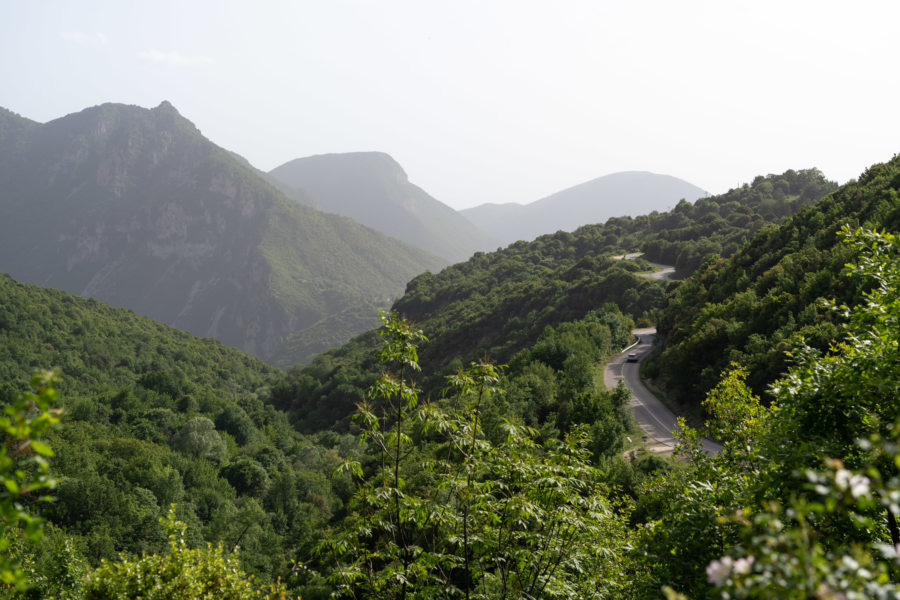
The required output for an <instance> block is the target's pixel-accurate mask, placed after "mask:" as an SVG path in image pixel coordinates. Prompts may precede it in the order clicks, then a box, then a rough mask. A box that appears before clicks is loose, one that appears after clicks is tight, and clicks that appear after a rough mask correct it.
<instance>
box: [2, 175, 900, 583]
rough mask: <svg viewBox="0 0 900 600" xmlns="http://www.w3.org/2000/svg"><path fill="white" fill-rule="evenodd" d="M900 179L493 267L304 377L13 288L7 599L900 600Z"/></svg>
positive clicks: (623, 230) (648, 227)
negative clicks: (644, 397)
mask: <svg viewBox="0 0 900 600" xmlns="http://www.w3.org/2000/svg"><path fill="white" fill-rule="evenodd" d="M898 173H900V159H896V158H895V159H894V160H893V161H891V162H889V163H887V164H884V165H876V166H873V167H872V168H870V169H869V170H868V171H867V172H866V173H864V174H863V175H862V176H861V177H860V179H859V180H858V181H855V182H851V183H850V184H847V185H846V186H843V187H841V188H839V189H837V190H835V191H833V192H832V189H833V188H834V186H833V184H831V183H829V182H827V181H826V180H824V178H823V177H822V176H821V174H820V173H818V172H817V171H799V172H795V171H789V172H787V173H785V174H783V175H781V176H768V177H759V178H757V179H756V180H754V182H753V183H752V184H750V185H748V186H746V187H742V188H740V189H738V190H732V191H731V192H729V193H728V194H725V195H723V196H720V197H715V198H709V199H704V200H703V201H698V202H697V203H695V204H694V205H689V204H687V203H683V204H680V205H678V206H677V207H676V208H675V209H674V210H673V211H671V212H669V213H660V214H653V215H649V216H647V217H641V218H636V219H613V220H610V221H609V222H607V223H606V224H603V225H594V226H588V227H584V228H582V229H580V230H578V231H576V232H574V233H572V234H567V233H558V234H555V235H549V236H543V237H541V238H538V239H537V240H535V241H534V242H530V243H525V242H520V243H517V244H513V245H511V246H510V247H508V248H506V249H504V250H500V251H497V252H493V253H487V254H477V255H475V256H474V257H473V258H472V259H470V260H469V261H467V262H465V263H460V264H458V265H454V266H452V267H449V268H447V269H445V270H443V271H441V272H440V273H436V274H424V275H422V276H420V277H418V278H416V279H414V280H413V281H411V282H410V283H409V285H408V286H407V293H406V295H405V296H404V297H403V298H401V299H400V300H398V301H397V302H396V303H395V305H394V307H393V309H394V310H393V311H392V312H390V313H385V314H384V315H383V317H382V322H383V326H382V327H381V328H380V329H378V330H376V331H372V332H369V333H368V334H365V335H363V336H361V337H360V338H357V339H356V340H354V341H353V342H351V343H349V344H347V345H346V346H344V347H342V348H340V349H338V350H335V351H331V352H329V353H326V354H323V355H321V356H319V357H318V358H317V359H316V360H315V361H313V363H312V364H311V365H309V366H308V367H304V368H295V369H293V370H292V371H290V372H288V373H283V372H280V371H277V370H275V369H273V368H271V367H269V366H266V365H265V364H263V363H260V362H258V361H256V360H255V359H252V358H248V357H246V356H244V355H242V354H241V353H239V352H238V351H235V350H233V349H229V348H227V347H225V346H223V345H221V344H219V343H217V342H212V341H209V340H201V339H198V338H194V337H192V336H189V335H187V334H184V333H181V332H178V331H176V330H173V329H170V328H167V327H164V326H161V325H158V324H156V323H153V322H151V321H149V320H147V319H144V318H142V317H138V316H136V315H134V314H133V313H131V312H129V311H125V310H121V309H111V308H109V307H106V306H105V305H103V304H101V303H99V302H96V301H91V300H84V299H81V298H77V297H74V296H70V295H68V294H65V293H62V292H57V291H53V290H47V289H44V288H38V287H36V286H29V285H24V284H20V283H17V282H15V281H14V280H12V279H10V278H8V277H4V278H0V293H2V298H3V302H2V303H0V306H2V309H0V336H2V337H0V368H2V369H3V379H2V381H3V383H2V390H0V393H2V395H3V399H4V403H5V404H6V406H7V410H6V412H5V414H6V415H7V417H6V421H5V422H3V423H5V425H4V431H5V432H6V436H7V440H8V443H7V444H6V446H5V447H4V454H3V455H2V460H0V469H2V471H0V472H2V473H3V474H4V482H11V483H7V485H6V488H7V492H8V493H7V492H5V493H6V495H5V496H3V498H2V500H3V502H2V503H0V508H2V510H3V517H4V518H3V520H2V523H3V524H4V525H3V530H2V533H3V536H2V539H3V547H4V557H3V559H4V561H6V562H3V561H0V571H2V572H3V573H4V574H12V575H10V577H9V578H6V579H5V580H4V581H6V583H7V584H8V587H5V588H3V592H4V594H6V595H9V596H13V597H15V596H19V597H33V598H41V597H59V598H127V597H136V596H137V595H139V594H148V592H146V591H145V588H143V587H140V586H142V585H145V584H146V585H150V584H149V583H147V582H164V583H160V584H159V585H160V586H163V585H166V586H170V587H169V588H167V589H169V590H173V589H176V586H183V589H190V590H193V591H192V592H191V593H190V594H188V593H187V592H181V593H182V595H181V596H176V595H174V594H170V595H166V594H165V593H163V592H160V591H159V590H162V589H163V587H157V588H156V590H157V591H155V592H153V593H156V594H158V595H157V596H151V595H149V594H148V596H147V597H184V598H187V597H223V598H242V599H243V598H252V597H270V598H275V597H282V598H283V597H286V596H288V595H290V596H296V595H302V596H303V597H305V598H325V597H329V596H330V597H339V598H373V597H382V598H402V597H410V598H413V597H416V598H473V597H478V598H523V597H527V598H623V599H624V598H648V599H649V598H659V597H663V596H665V597H668V598H695V599H699V598H798V599H801V598H802V599H806V598H873V597H877V598H897V597H900V571H898V566H897V565H898V561H897V548H898V547H900V530H898V526H897V522H896V516H897V514H898V513H900V508H898V507H897V502H896V498H898V497H900V478H898V477H897V467H896V465H897V464H900V462H898V460H900V456H898V450H897V445H896V439H897V435H898V430H897V425H896V423H897V419H898V417H900V415H898V414H897V409H896V402H894V399H895V398H896V395H897V392H898V391H900V390H897V385H898V382H900V354H898V353H897V351H896V324H897V315H898V312H900V292H898V290H900V241H898V240H897V239H896V238H895V237H894V236H893V235H892V234H890V233H882V234H879V233H876V232H874V231H872V230H871V227H873V226H875V227H882V228H887V229H890V230H893V229H896V224H897V222H896V214H895V213H896V206H897V193H898V189H900V175H898ZM828 192H832V193H830V194H828ZM822 194H828V195H826V196H825V197H824V198H823V199H821V200H818V201H816V200H817V197H818V196H821V195H822ZM814 202H815V203H814ZM813 203H814V204H813ZM804 206H806V208H804ZM796 210H799V212H797V214H796V215H795V216H793V217H791V216H790V215H791V214H793V212H794V211H796ZM745 218H746V219H745ZM785 219H787V220H785ZM666 222H668V223H669V224H670V226H669V227H667V226H665V225H663V223H666ZM842 225H848V227H843V228H842ZM858 226H865V227H864V228H863V227H860V228H858ZM676 231H677V232H678V233H674V232H676ZM754 232H755V233H754ZM750 234H753V235H752V237H749V241H747V240H748V236H750ZM632 251H643V252H644V253H645V256H646V257H647V258H650V259H652V260H655V261H663V262H665V261H666V260H669V261H671V263H675V264H678V266H679V275H680V276H682V277H685V279H684V280H683V281H673V282H660V281H655V280H651V279H649V278H647V277H645V276H644V274H645V273H646V272H648V271H650V270H651V266H650V265H649V264H648V263H647V262H645V261H644V260H643V259H637V260H622V259H619V258H616V256H617V255H621V254H624V253H627V252H632ZM672 257H674V258H675V260H674V261H672V260H671V259H672ZM845 265H849V266H848V267H845ZM697 267H699V268H697ZM695 268H697V270H696V272H693V274H692V271H693V270H694V269H695ZM823 297H834V298H835V299H836V300H835V301H834V302H832V303H831V304H830V305H829V304H827V303H825V301H824V300H821V298H823ZM737 300H739V301H737ZM810 307H811V308H810ZM726 309H727V311H731V312H724V311H725V310H726ZM738 310H740V311H743V312H738ZM722 315H726V316H722ZM789 317H790V318H789ZM719 321H724V322H726V325H725V326H723V325H720V323H719ZM636 322H639V323H641V324H651V323H654V322H656V323H658V324H659V328H660V331H661V333H662V334H663V336H664V340H663V342H664V343H663V344H662V350H661V351H660V352H659V354H658V355H657V356H656V358H655V361H654V364H652V365H647V366H648V367H649V372H650V373H651V374H653V375H656V376H657V381H658V382H659V383H660V384H661V385H662V384H664V385H665V386H666V387H667V389H669V390H671V391H672V392H673V393H675V394H678V395H679V397H680V398H682V399H692V398H699V399H700V400H698V401H697V402H698V403H699V404H700V405H701V406H702V408H703V410H704V411H705V413H706V415H707V417H708V419H707V423H706V426H705V428H706V429H705V430H704V431H703V432H702V433H703V434H704V435H712V436H715V437H717V438H718V439H719V440H720V441H722V442H723V444H724V449H723V451H722V452H721V453H719V454H717V455H715V456H708V455H706V454H704V453H703V452H702V451H701V450H700V447H699V445H698V436H699V435H700V433H701V432H698V431H695V430H693V429H691V428H690V427H687V426H683V427H682V428H681V429H680V431H679V434H678V440H679V447H678V449H677V454H678V456H679V457H680V460H676V461H670V460H668V459H663V458H660V457H656V456H651V455H648V454H646V453H642V452H640V451H639V450H637V449H636V448H635V447H634V446H633V443H632V441H631V439H630V438H637V437H639V436H637V435H636V434H635V432H634V431H633V429H632V428H633V424H632V423H631V420H630V416H629V412H630V411H629V410H628V406H627V405H628V399H629V394H628V391H627V390H625V389H624V388H621V387H620V388H617V389H612V390H607V389H605V388H604V386H603V382H602V364H603V362H604V361H605V360H606V359H607V358H608V357H609V356H610V355H612V354H614V353H617V352H619V351H621V350H622V349H623V348H624V347H625V346H627V345H628V344H629V343H631V334H630V329H631V327H632V326H633V325H634V324H635V323H636ZM791 323H793V325H790V324H791ZM773 324H774V325H777V328H776V329H772V325H773ZM789 325H790V326H791V327H793V329H790V330H788V329H786V327H788V326H789ZM767 328H768V329H767ZM804 328H805V329H804ZM722 331H724V332H725V333H724V334H723V333H722ZM706 332H711V333H710V334H709V337H704V336H707V333H706ZM738 333H740V334H741V335H744V334H746V335H745V337H744V338H743V339H742V338H741V337H740V336H739V335H738ZM732 334H734V335H732ZM795 334H796V335H795ZM800 334H802V335H803V338H802V339H801V337H800ZM754 335H755V336H756V337H754ZM691 340H701V342H698V343H697V345H694V346H691V345H685V344H686V343H688V342H690V341H691ZM704 340H705V341H704ZM713 342H716V343H720V344H721V345H720V346H719V347H718V351H716V349H715V348H707V347H706V346H705V344H712V343H713ZM725 342H728V343H732V344H733V349H732V347H729V346H727V345H726V344H725ZM691 343H693V342H691ZM785 350H790V352H791V354H792V358H791V362H787V361H786V359H784V358H782V356H783V353H784V351H785ZM757 351H758V352H757ZM757 356H761V357H763V358H762V359H758V358H756V357H757ZM766 357H769V358H766ZM771 357H777V360H779V361H781V362H780V363H778V362H772V358H771ZM678 361H680V362H678ZM670 365H672V366H670ZM53 366H61V367H62V378H61V379H60V380H59V381H58V382H57V381H56V379H57V376H56V375H55V374H53V373H52V372H51V373H44V374H43V375H39V376H38V378H36V379H32V372H33V371H34V370H41V369H44V368H47V367H53ZM29 381H30V382H31V384H29ZM767 384H771V385H769V386H768V387H767ZM29 389H30V390H31V391H28V390H29ZM56 390H58V391H59V392H60V395H59V399H58V400H56V399H55V394H56ZM762 390H765V394H766V395H765V397H761V396H760V395H761V393H762ZM51 405H52V406H58V407H59V408H61V409H62V413H61V414H58V413H54V412H52V410H51V408H50V406H51ZM57 420H58V422H54V421H57ZM14 421H15V422H16V423H32V424H33V427H32V428H31V429H30V430H29V429H27V428H24V429H23V428H22V427H19V428H16V427H14V426H13V424H14V423H13V422H14ZM28 444H31V446H30V447H31V448H32V450H33V451H29V452H22V451H18V450H12V451H8V450H7V448H11V449H15V448H25V447H29V446H28ZM51 449H52V450H51ZM626 449H628V452H627V453H626V452H624V451H625V450H626ZM44 467H47V469H49V473H51V474H52V476H53V478H55V480H56V482H55V484H53V483H52V482H50V481H49V480H47V478H46V476H45V475H46V473H47V469H45V468H44ZM8 474H10V475H9V476H8V477H7V475H8ZM19 479H21V480H22V481H23V482H27V481H31V482H32V483H33V484H34V486H33V487H32V488H28V489H34V490H37V489H43V488H42V487H41V486H44V487H45V488H46V489H47V492H46V493H47V494H48V496H49V500H48V501H46V502H43V501H38V499H37V498H36V497H34V496H33V495H29V493H24V492H22V490H24V489H26V488H27V486H26V485H21V486H20V485H19V484H18V483H16V481H18V480H19ZM170 506H172V508H171V509H170ZM32 514H34V515H38V516H41V517H43V518H45V519H46V524H45V526H44V532H43V537H42V539H40V541H37V542H35V541H34V540H36V539H37V537H38V535H37V534H36V533H35V532H36V529H35V527H34V526H32V525H31V522H30V521H28V518H29V516H30V515H32ZM19 523H21V526H18V527H17V526H15V525H16V524H19ZM207 542H209V543H211V544H212V545H211V546H207V545H205V544H206V543H207ZM142 553H143V554H142ZM217 565H218V566H217ZM17 569H18V571H16V570H17ZM16 573H18V576H19V578H20V579H27V580H29V581H30V582H31V586H32V587H31V588H30V589H19V590H17V589H16V588H15V587H14V583H15V575H16ZM226 573H227V574H230V575H226ZM239 573H248V574H252V575H253V576H254V579H252V580H251V579H250V578H248V577H244V576H243V575H237V574H239ZM188 576H190V577H188ZM186 578H187V579H190V581H189V582H188V581H187V580H186ZM238 581H240V582H243V583H242V584H241V585H243V587H241V585H239V583H238ZM211 582H214V583H215V585H216V586H218V587H216V588H215V590H218V591H211V590H213V589H214V588H213V587H211V586H212V585H213V584H212V583H211ZM153 585H156V584H153ZM179 589H182V588H179ZM203 594H207V595H206V596H203Z"/></svg>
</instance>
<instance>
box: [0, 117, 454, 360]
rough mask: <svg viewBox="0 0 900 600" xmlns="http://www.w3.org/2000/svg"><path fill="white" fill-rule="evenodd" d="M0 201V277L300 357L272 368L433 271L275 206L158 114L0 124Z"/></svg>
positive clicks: (433, 262) (270, 355)
mask: <svg viewBox="0 0 900 600" xmlns="http://www.w3.org/2000/svg"><path fill="white" fill-rule="evenodd" d="M0 190H2V195H0V271H5V272H8V273H10V274H11V275H12V276H13V277H15V278H17V279H19V280H21V281H25V282H30V283H37V284H40V285H45V286H52V287H56V288H59V289H63V290H66V291H69V292H72V293H76V294H79V295H83V296H92V297H96V298H98V299H100V300H103V301H104V302H107V303H109V304H112V305H115V306H124V307H127V308H131V309H132V310H134V311H135V312H138V313H140V314H143V315H146V316H149V317H151V318H153V319H156V320H158V321H161V322H163V323H166V324H168V325H171V326H174V327H178V328H180V329H184V330H186V331H189V332H191V333H193V334H195V335H202V336H209V337H215V338H217V339H219V340H221V341H223V342H225V343H226V344H229V345H232V346H235V347H238V348H240V349H242V350H244V351H246V352H248V353H250V354H253V355H255V356H257V357H260V358H263V359H264V360H267V361H269V362H276V363H279V364H290V363H291V362H301V361H305V360H308V359H309V358H310V356H311V355H302V356H301V355H290V354H289V355H282V354H281V352H282V350H283V348H284V344H285V340H286V339H287V338H288V337H290V336H293V338H294V339H295V342H294V346H295V347H298V346H299V347H302V348H307V349H310V351H311V352H312V351H320V350H324V349H325V348H324V347H319V346H321V344H317V343H316V341H315V340H305V341H304V342H303V343H300V344H298V343H297V342H296V338H297V337H298V336H299V337H300V338H302V336H303V332H304V331H307V330H312V331H314V330H315V327H316V326H317V325H318V324H320V323H321V322H323V320H324V321H327V320H329V319H330V318H332V317H334V316H335V315H339V314H347V313H349V314H352V315H353V316H354V318H355V319H356V322H355V323H353V324H352V325H350V326H349V327H348V328H346V329H345V330H340V331H339V333H335V332H333V335H335V336H336V337H338V338H340V337H342V336H343V337H344V339H347V338H349V337H351V336H352V335H353V334H354V333H358V332H359V331H362V330H365V329H368V328H370V327H372V326H374V325H375V324H377V308H378V307H379V306H386V305H388V304H389V303H390V300H391V298H393V297H395V296H397V295H399V294H400V293H401V292H402V291H403V286H404V284H405V283H406V281H408V280H409V279H410V278H411V277H413V276H414V275H416V274H419V273H421V272H423V271H426V270H430V269H432V270H433V269H437V268H440V267H441V266H443V265H444V264H445V262H444V261H442V260H440V259H438V258H436V257H434V256H431V255H429V254H427V253H425V252H423V251H421V250H418V249H416V248H413V247H411V246H408V245H406V244H403V243H401V242H399V241H397V240H394V239H391V238H389V237H387V236H384V235H382V234H380V233H378V232H376V231H373V230H371V229H368V228H366V227H363V226H361V225H359V224H357V223H355V222H353V221H352V220H350V219H347V218H344V217H339V216H335V215H327V214H324V213H321V212H318V211H315V210H313V209H311V208H309V207H306V206H302V205H300V204H298V203H297V202H295V201H293V200H291V199H289V198H287V197H286V196H285V195H284V194H283V193H282V192H280V191H279V190H277V189H276V188H275V187H273V186H272V185H271V184H269V183H268V182H266V181H265V180H264V179H263V177H262V176H261V175H260V174H259V172H258V171H256V170H255V169H253V168H252V167H250V166H249V165H247V164H244V163H242V162H241V161H240V160H239V159H238V158H235V156H234V155H233V154H232V153H230V152H228V151H225V150H223V149H221V148H219V147H218V146H216V145H215V144H213V143H212V142H210V141H209V140H207V139H206V138H205V137H203V136H202V135H201V134H200V132H199V130H197V128H196V127H195V126H194V125H193V124H192V123H191V122H190V121H188V120H187V119H185V118H184V117H182V116H181V115H180V114H179V113H178V111H177V110H176V109H175V108H174V107H173V106H172V105H171V104H169V103H168V102H163V103H162V104H160V105H159V106H157V107H156V108H154V109H151V110H148V109H144V108H140V107H136V106H126V105H121V104H104V105H102V106H97V107H93V108H88V109H85V110H83V111H81V112H78V113H74V114H71V115H68V116H65V117H62V118H60V119H56V120H54V121H51V122H49V123H46V124H38V123H35V122H33V121H30V120H28V119H24V118H22V117H19V116H18V115H15V114H14V113H11V112H10V111H0ZM334 341H337V340H332V342H334ZM338 343H339V341H338ZM326 347H327V346H326Z"/></svg>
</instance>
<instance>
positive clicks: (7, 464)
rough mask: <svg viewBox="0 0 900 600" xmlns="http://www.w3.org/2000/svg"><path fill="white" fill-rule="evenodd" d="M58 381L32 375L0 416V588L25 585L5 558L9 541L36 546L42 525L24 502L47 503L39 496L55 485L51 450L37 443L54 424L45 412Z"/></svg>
mask: <svg viewBox="0 0 900 600" xmlns="http://www.w3.org/2000/svg"><path fill="white" fill-rule="evenodd" d="M58 381H59V372H58V371H41V372H38V373H35V374H34V376H33V377H32V378H31V389H30V390H29V391H25V392H21V393H19V394H17V395H16V396H15V397H14V398H13V400H12V402H11V403H10V404H8V405H7V406H4V407H3V414H2V415H0V431H2V432H3V435H4V440H3V443H2V444H0V482H2V484H3V485H2V487H0V582H2V583H3V584H4V585H7V586H10V587H13V588H15V589H19V590H21V589H24V588H25V587H26V586H27V580H26V577H25V574H24V572H23V571H22V569H21V566H20V565H19V563H18V561H17V560H15V559H14V558H12V557H11V556H10V553H9V552H8V549H9V546H10V537H11V536H14V535H24V536H25V537H26V538H27V539H29V540H30V541H31V542H34V543H37V542H38V541H40V539H41V536H42V535H43V521H42V520H41V519H39V518H37V517H35V516H34V515H32V514H30V513H29V512H28V511H27V510H26V509H25V502H28V501H40V500H47V499H48V497H47V496H40V495H39V494H40V493H41V492H42V491H44V490H48V489H51V488H53V487H54V486H55V485H56V481H55V480H54V479H53V476H52V474H51V473H50V463H49V462H48V458H50V457H52V456H53V450H52V449H51V448H50V446H49V445H47V444H46V443H45V442H44V441H42V440H41V438H42V436H44V435H45V434H46V433H47V432H48V431H50V430H51V429H52V428H53V427H55V426H56V424H57V423H58V422H59V410H58V409H54V408H51V407H52V406H53V404H54V403H55V402H56V399H57V397H58V395H59V392H57V391H56V388H55V385H56V383H57V382H58Z"/></svg>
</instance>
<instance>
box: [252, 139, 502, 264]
mask: <svg viewBox="0 0 900 600" xmlns="http://www.w3.org/2000/svg"><path fill="white" fill-rule="evenodd" d="M269 175H270V177H272V179H273V180H276V181H279V182H280V183H281V184H282V185H283V186H287V187H288V188H292V189H295V190H303V191H304V192H306V193H307V194H308V196H309V198H310V199H311V202H313V205H314V206H316V207H317V208H319V209H321V210H324V211H326V212H332V213H336V214H339V215H343V216H345V217H350V218H351V219H355V220H356V221H358V222H360V223H362V224H363V225H366V226H367V227H371V228H372V229H375V230H377V231H381V232H382V233H386V234H387V235H389V236H392V237H395V238H397V239H400V240H402V241H404V242H407V243H409V244H412V245H413V246H417V247H419V248H422V249H423V250H426V251H427V252H430V253H432V254H435V255H437V256H441V257H444V258H446V259H448V260H451V261H459V260H464V259H466V258H468V257H469V256H471V255H472V253H473V252H475V251H476V250H485V249H487V248H490V247H496V244H495V242H493V241H492V240H490V239H489V238H488V237H487V236H485V235H484V234H483V233H482V232H480V231H478V230H477V229H476V228H475V226H473V225H472V224H471V223H470V222H468V221H467V220H466V219H465V218H463V217H462V216H461V215H460V214H459V213H457V212H456V211H455V210H453V209H452V208H450V207H449V206H447V205H446V204H443V203H442V202H440V201H438V200H436V199H435V198H432V197H431V196H430V195H428V193H426V192H425V191H424V190H423V189H421V188H420V187H418V186H416V185H414V184H412V183H410V181H409V178H408V177H407V175H406V171H404V170H403V167H401V166H400V164H399V163H398V162H397V161H396V160H394V159H393V158H392V157H391V156H390V155H389V154H385V153H384V152H348V153H343V154H319V155H316V156H308V157H306V158H297V159H295V160H292V161H290V162H287V163H285V164H283V165H281V166H280V167H276V168H275V169H273V170H272V171H270V172H269Z"/></svg>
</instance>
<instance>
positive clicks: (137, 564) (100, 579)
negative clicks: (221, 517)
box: [82, 506, 285, 600]
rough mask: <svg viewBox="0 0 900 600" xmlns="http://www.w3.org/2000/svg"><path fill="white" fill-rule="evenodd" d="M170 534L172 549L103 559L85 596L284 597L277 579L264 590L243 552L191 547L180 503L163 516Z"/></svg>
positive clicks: (100, 599)
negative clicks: (245, 566) (245, 567)
mask: <svg viewBox="0 0 900 600" xmlns="http://www.w3.org/2000/svg"><path fill="white" fill-rule="evenodd" d="M161 522H162V523H163V526H164V528H165V529H166V532H167V534H168V537H169V552H168V553H166V554H144V555H143V556H141V557H140V558H136V559H130V558H125V559H123V560H121V561H119V562H115V563H111V562H107V561H105V560H104V561H103V562H102V564H101V565H100V567H99V568H97V569H96V570H94V571H92V572H91V573H89V574H88V575H87V576H86V577H85V579H84V584H83V589H82V591H83V593H84V598H85V600H131V599H132V598H143V599H144V600H284V599H285V591H284V587H283V586H282V585H281V584H280V583H277V584H275V585H272V586H268V587H267V588H265V589H264V588H260V587H258V586H256V585H255V584H254V582H253V578H252V577H249V576H247V574H246V573H244V572H243V571H242V570H241V568H240V563H239V561H238V559H237V556H235V555H234V554H226V553H225V552H224V550H223V548H222V545H221V544H220V545H218V546H212V545H211V544H207V546H206V547H205V548H198V549H191V548H188V547H187V545H186V542H185V530H186V526H185V524H184V523H182V522H180V521H178V520H176V519H175V508H174V506H173V507H172V508H171V509H170V511H169V515H168V517H166V518H165V519H161Z"/></svg>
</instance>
